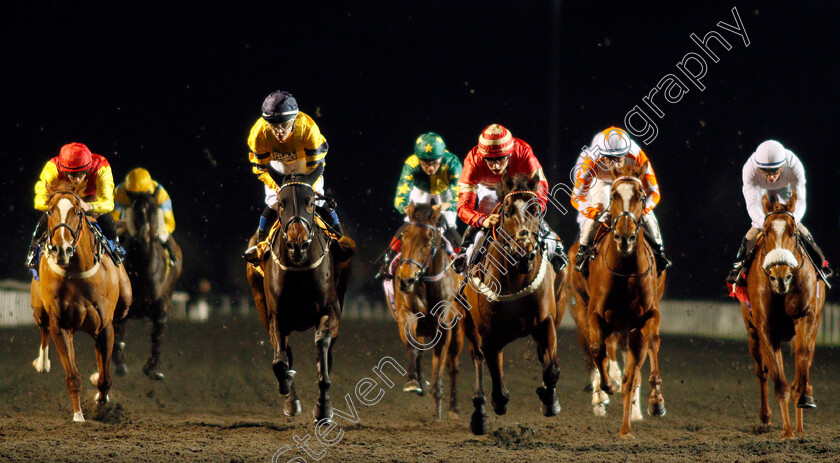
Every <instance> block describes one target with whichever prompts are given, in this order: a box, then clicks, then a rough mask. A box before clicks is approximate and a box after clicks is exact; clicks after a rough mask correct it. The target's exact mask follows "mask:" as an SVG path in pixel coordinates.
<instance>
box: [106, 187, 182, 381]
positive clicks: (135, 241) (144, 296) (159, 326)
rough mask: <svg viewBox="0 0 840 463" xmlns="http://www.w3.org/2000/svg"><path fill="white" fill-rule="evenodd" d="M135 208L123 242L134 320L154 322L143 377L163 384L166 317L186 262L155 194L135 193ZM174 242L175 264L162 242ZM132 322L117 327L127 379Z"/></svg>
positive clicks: (119, 363)
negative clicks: (127, 346)
mask: <svg viewBox="0 0 840 463" xmlns="http://www.w3.org/2000/svg"><path fill="white" fill-rule="evenodd" d="M130 197H131V199H132V202H131V207H130V208H128V209H127V210H126V211H125V213H124V215H123V217H122V218H121V221H120V228H121V229H123V230H122V232H121V233H120V238H121V241H122V242H123V243H124V244H123V246H124V247H125V250H126V257H125V268H126V271H127V272H128V276H129V278H130V279H131V289H132V293H133V294H134V302H133V304H132V306H131V311H130V312H129V314H130V318H136V319H142V318H149V319H150V320H151V321H152V334H151V338H152V339H151V341H152V353H151V356H150V357H149V359H148V361H146V364H145V365H144V366H143V373H145V374H146V376H148V377H149V378H151V379H155V380H162V379H163V373H162V372H161V371H160V348H161V340H162V337H163V331H164V330H165V329H166V317H167V314H168V313H169V309H170V308H171V306H172V293H173V292H174V291H175V284H176V283H177V282H178V278H179V277H180V276H181V269H182V267H183V259H182V256H181V248H180V247H178V244H177V243H176V242H175V238H173V237H171V236H166V235H165V231H164V221H163V211H162V210H161V209H160V207H159V206H158V204H157V201H156V200H155V198H154V196H153V195H151V194H143V193H139V194H138V193H131V194H130ZM166 238H168V239H169V240H170V243H169V247H170V250H171V252H174V253H175V256H173V257H174V258H173V259H172V260H173V261H174V264H173V263H171V261H170V258H169V257H168V256H167V254H166V251H165V250H164V245H163V244H162V242H161V241H162V240H164V239H166ZM127 321H128V320H127V319H126V320H120V321H118V322H116V323H115V324H114V329H115V334H116V343H115V344H114V371H115V373H116V374H118V375H120V376H123V375H125V374H126V373H127V372H128V367H127V366H126V365H125V361H124V351H125V342H124V341H123V339H124V337H125V325H126V322H127Z"/></svg>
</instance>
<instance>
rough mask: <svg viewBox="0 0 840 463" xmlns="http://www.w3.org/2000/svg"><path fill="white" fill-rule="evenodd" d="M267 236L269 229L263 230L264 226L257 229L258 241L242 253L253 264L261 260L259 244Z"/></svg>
mask: <svg viewBox="0 0 840 463" xmlns="http://www.w3.org/2000/svg"><path fill="white" fill-rule="evenodd" d="M266 238H268V230H263V229H262V228H260V229H257V242H256V243H255V244H254V245H253V246H251V247H250V248H248V249H246V250H245V253H243V254H242V257H243V258H244V259H245V260H246V261H248V262H250V263H252V264H256V263H257V262H259V261H260V255H259V244H260V243H261V242H263V241H265V240H266Z"/></svg>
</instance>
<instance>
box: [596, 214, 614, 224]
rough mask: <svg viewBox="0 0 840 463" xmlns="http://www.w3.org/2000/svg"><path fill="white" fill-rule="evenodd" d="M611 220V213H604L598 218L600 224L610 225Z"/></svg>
mask: <svg viewBox="0 0 840 463" xmlns="http://www.w3.org/2000/svg"><path fill="white" fill-rule="evenodd" d="M611 219H612V216H611V215H610V211H604V212H603V213H602V214H601V215H600V216H598V222H601V223H609V222H610V220H611Z"/></svg>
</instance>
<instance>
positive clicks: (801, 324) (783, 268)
mask: <svg viewBox="0 0 840 463" xmlns="http://www.w3.org/2000/svg"><path fill="white" fill-rule="evenodd" d="M761 204H762V205H763V206H764V212H765V217H764V229H763V231H762V233H763V236H762V237H761V238H760V241H758V242H757V244H756V246H758V252H757V253H756V256H755V259H754V260H753V262H752V265H751V266H750V271H749V274H748V275H747V293H748V296H749V300H748V301H744V302H742V303H741V315H742V316H743V318H744V325H746V328H747V334H748V335H749V337H748V339H749V349H750V354H751V355H752V357H753V359H754V360H755V375H756V376H757V377H758V386H759V391H760V392H761V408H760V409H759V417H760V419H761V422H762V423H763V424H765V425H769V424H770V415H771V412H770V406H769V405H768V403H767V375H768V374H769V375H770V378H771V379H772V380H773V384H774V386H775V392H776V402H777V403H778V404H779V409H781V413H782V439H787V438H790V437H793V429H791V425H790V415H789V413H788V401H789V399H790V392H789V391H790V387H789V386H788V382H787V379H786V378H785V372H784V366H783V364H782V352H781V344H782V342H785V341H790V340H791V339H793V345H794V351H795V358H796V369H795V373H794V375H795V378H794V380H793V394H794V399H795V401H796V433H797V434H799V435H804V434H805V428H804V426H803V422H802V419H803V416H802V415H803V413H802V412H803V410H804V409H806V408H816V406H817V405H816V402H814V398H813V388H812V386H811V377H810V375H809V371H808V370H809V369H810V367H811V363H812V362H813V360H814V345H815V344H816V339H817V328H818V327H819V325H820V320H821V319H822V310H823V304H825V283H824V282H823V281H822V280H820V279H819V278H818V277H817V273H816V270H815V269H814V266H813V265H812V264H811V263H810V261H809V260H808V257H807V254H806V252H805V250H804V249H803V248H802V244H801V243H800V242H799V241H798V238H797V234H796V226H797V223H796V220H795V219H794V217H793V209H794V206H795V205H796V192H795V191H794V192H793V194H792V196H791V198H790V199H789V200H788V202H787V205H783V204H779V203H771V201H770V199H768V197H767V195H764V197H763V198H762V199H761Z"/></svg>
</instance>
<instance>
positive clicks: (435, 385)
mask: <svg viewBox="0 0 840 463" xmlns="http://www.w3.org/2000/svg"><path fill="white" fill-rule="evenodd" d="M443 333H444V334H443V339H442V340H441V341H442V342H440V341H439V342H438V343H437V344H435V347H434V350H433V351H432V397H434V399H435V417H436V418H435V419H436V420H437V421H440V419H441V414H442V413H443V410H442V401H443V368H444V367H445V366H446V352H447V350H449V342H450V340H451V339H452V331H451V330H443Z"/></svg>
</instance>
